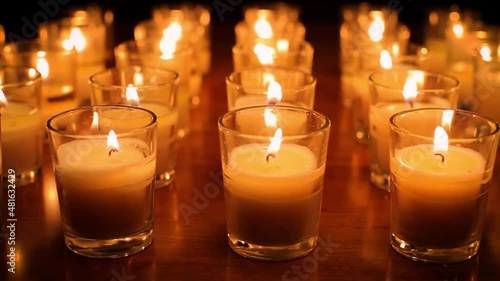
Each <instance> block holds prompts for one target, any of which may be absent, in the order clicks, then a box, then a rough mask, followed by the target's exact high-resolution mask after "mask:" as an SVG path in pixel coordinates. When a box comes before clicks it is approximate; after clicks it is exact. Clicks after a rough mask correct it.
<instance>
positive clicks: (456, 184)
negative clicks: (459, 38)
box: [390, 108, 499, 264]
mask: <svg viewBox="0 0 500 281" xmlns="http://www.w3.org/2000/svg"><path fill="white" fill-rule="evenodd" d="M390 130H391V136H390V140H391V149H390V170H391V184H390V198H391V199H390V200H391V211H390V212H391V226H390V229H391V231H390V232H391V234H390V235H391V236H390V244H391V246H392V248H393V249H394V250H396V251H397V252H398V253H400V254H402V255H403V256H405V257H408V258H410V259H412V260H416V261H422V262H428V263H443V264H444V263H454V262H461V261H465V260H468V259H470V258H472V257H473V256H475V255H476V254H477V253H478V250H479V247H480V244H481V236H482V230H483V225H484V219H485V213H486V205H487V197H488V192H489V189H490V183H491V179H492V174H493V170H494V164H495V158H496V154H497V148H498V139H499V125H498V123H497V122H495V121H494V120H493V119H490V118H488V117H485V116H482V115H480V114H477V113H474V112H472V111H466V110H459V109H443V108H421V109H412V110H406V111H401V112H398V113H396V114H395V115H393V116H392V117H391V119H390Z"/></svg>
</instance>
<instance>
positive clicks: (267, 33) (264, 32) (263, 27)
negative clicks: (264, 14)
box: [253, 19, 273, 39]
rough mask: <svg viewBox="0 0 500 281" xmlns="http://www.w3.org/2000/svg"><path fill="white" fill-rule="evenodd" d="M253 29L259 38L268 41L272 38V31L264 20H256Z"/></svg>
mask: <svg viewBox="0 0 500 281" xmlns="http://www.w3.org/2000/svg"><path fill="white" fill-rule="evenodd" d="M253 27H254V29H255V33H257V36H258V37H259V38H262V39H270V38H271V37H273V29H272V28H271V24H270V23H269V22H268V21H267V20H266V19H258V20H257V21H256V22H255V24H254V26H253Z"/></svg>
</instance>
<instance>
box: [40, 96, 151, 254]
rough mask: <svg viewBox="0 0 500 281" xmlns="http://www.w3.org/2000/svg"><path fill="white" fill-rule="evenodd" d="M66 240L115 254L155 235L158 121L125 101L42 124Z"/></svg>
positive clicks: (76, 247) (85, 250)
mask: <svg viewBox="0 0 500 281" xmlns="http://www.w3.org/2000/svg"><path fill="white" fill-rule="evenodd" d="M47 131H48V134H49V145H50V150H51V155H52V162H53V167H54V172H55V178H56V186H57V191H58V195H59V207H60V210H61V217H62V225H63V231H64V240H65V243H66V246H67V247H68V248H69V249H70V250H71V251H73V252H75V253H77V254H79V255H83V256H86V257H92V258H118V257H124V256H129V255H132V254H134V253H137V252H139V251H142V250H144V249H145V248H146V247H147V246H149V245H150V244H151V242H152V240H153V216H154V214H153V198H154V186H153V182H154V177H155V167H156V142H157V135H156V133H157V125H156V116H155V115H154V113H153V112H151V111H149V110H146V109H142V108H138V107H131V106H108V105H101V106H93V107H91V106H88V107H80V108H76V109H73V110H70V111H66V112H63V113H60V114H58V115H55V116H53V117H52V118H51V119H50V120H49V121H48V124H47Z"/></svg>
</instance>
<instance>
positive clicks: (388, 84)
mask: <svg viewBox="0 0 500 281" xmlns="http://www.w3.org/2000/svg"><path fill="white" fill-rule="evenodd" d="M368 80H369V82H368V84H369V89H370V108H369V118H370V119H369V124H370V125H369V127H370V151H371V155H370V156H371V157H370V180H371V182H372V183H373V184H374V185H375V186H376V187H378V188H380V189H383V190H388V189H389V181H390V170H389V142H390V138H389V136H390V131H389V119H390V117H391V116H392V115H393V114H395V113H397V112H399V111H403V110H408V109H413V108H451V109H454V108H456V107H457V101H458V91H459V81H458V80H457V79H455V78H454V77H451V76H447V75H444V74H441V73H435V72H429V71H424V70H417V69H399V70H398V69H392V70H379V71H376V72H374V73H372V74H371V75H370V77H369V79H368Z"/></svg>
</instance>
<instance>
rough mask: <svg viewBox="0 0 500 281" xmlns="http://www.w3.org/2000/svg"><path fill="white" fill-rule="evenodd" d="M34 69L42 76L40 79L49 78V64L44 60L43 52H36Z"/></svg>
mask: <svg viewBox="0 0 500 281" xmlns="http://www.w3.org/2000/svg"><path fill="white" fill-rule="evenodd" d="M36 69H37V70H38V72H40V74H41V75H42V78H47V76H49V63H48V62H47V60H46V59H45V52H38V58H37V59H36Z"/></svg>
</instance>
